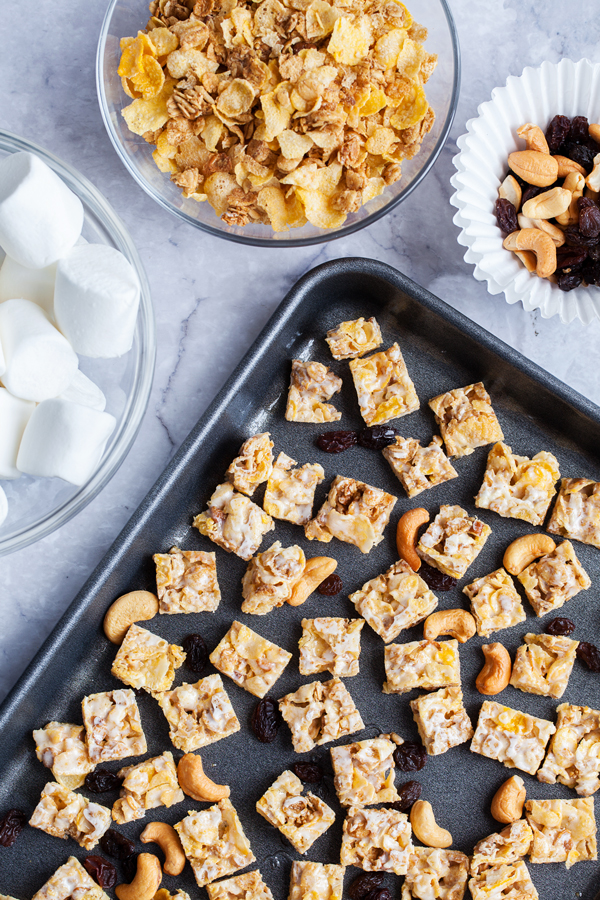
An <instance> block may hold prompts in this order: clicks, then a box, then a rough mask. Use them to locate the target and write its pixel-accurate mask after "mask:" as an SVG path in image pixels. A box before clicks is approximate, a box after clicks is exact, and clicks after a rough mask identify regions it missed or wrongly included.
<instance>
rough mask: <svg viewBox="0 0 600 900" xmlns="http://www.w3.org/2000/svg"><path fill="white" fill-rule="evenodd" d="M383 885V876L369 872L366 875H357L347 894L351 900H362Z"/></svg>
mask: <svg viewBox="0 0 600 900" xmlns="http://www.w3.org/2000/svg"><path fill="white" fill-rule="evenodd" d="M382 884H383V875H380V874H379V873H375V872H369V874H368V875H358V876H357V877H356V878H355V879H354V881H353V882H352V884H351V885H350V887H349V888H348V894H349V895H350V898H351V900H364V898H365V897H366V896H367V894H368V893H370V892H371V891H374V890H376V889H377V888H380V887H381V885H382Z"/></svg>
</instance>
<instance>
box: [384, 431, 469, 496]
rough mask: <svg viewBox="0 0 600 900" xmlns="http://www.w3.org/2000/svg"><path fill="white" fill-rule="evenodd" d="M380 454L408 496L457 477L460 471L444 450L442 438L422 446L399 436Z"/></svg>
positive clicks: (417, 442) (415, 441)
mask: <svg viewBox="0 0 600 900" xmlns="http://www.w3.org/2000/svg"><path fill="white" fill-rule="evenodd" d="M381 452H382V453H383V456H384V457H385V459H387V461H388V463H389V464H390V466H391V469H392V472H393V473H394V475H395V476H396V478H397V479H398V480H399V482H400V484H401V485H402V487H403V488H404V490H405V491H406V493H407V494H408V496H409V497H416V496H417V494H420V493H421V492H422V491H426V490H428V489H429V488H432V487H435V486H436V485H438V484H443V483H444V482H445V481H450V480H451V479H452V478H458V472H457V471H456V469H455V468H454V466H453V465H452V463H451V462H450V460H449V459H448V457H447V456H446V454H445V453H444V451H443V450H442V441H441V438H439V437H437V436H436V437H434V438H433V440H432V442H431V443H430V444H429V446H428V447H422V446H421V444H420V443H419V441H417V440H415V439H414V438H405V437H401V436H400V435H398V436H397V437H396V439H395V441H394V443H393V444H389V445H388V446H387V447H384V448H383V450H382V451H381Z"/></svg>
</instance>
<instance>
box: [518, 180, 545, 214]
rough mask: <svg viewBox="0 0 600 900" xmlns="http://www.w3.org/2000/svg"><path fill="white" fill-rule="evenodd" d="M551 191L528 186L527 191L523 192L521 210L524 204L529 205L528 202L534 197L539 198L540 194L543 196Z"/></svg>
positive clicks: (533, 185) (532, 185)
mask: <svg viewBox="0 0 600 900" xmlns="http://www.w3.org/2000/svg"><path fill="white" fill-rule="evenodd" d="M546 190H548V191H549V190H550V188H543V187H538V186H537V185H535V184H528V185H527V187H526V188H525V190H524V191H523V196H522V197H521V209H523V204H524V203H527V201H528V200H531V198H532V197H537V195H538V194H541V193H542V192H543V191H546Z"/></svg>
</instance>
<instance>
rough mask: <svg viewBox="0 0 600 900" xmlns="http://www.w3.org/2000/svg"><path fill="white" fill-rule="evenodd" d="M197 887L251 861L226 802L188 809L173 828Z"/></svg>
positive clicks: (246, 842) (232, 809) (246, 845)
mask: <svg viewBox="0 0 600 900" xmlns="http://www.w3.org/2000/svg"><path fill="white" fill-rule="evenodd" d="M175 830H176V831H177V833H178V835H179V837H180V838H181V843H182V844H183V850H184V853H185V855H186V857H187V858H188V860H189V863H190V865H191V867H192V869H193V872H194V877H195V879H196V882H197V884H198V887H204V886H205V885H206V884H209V882H211V881H215V879H216V878H222V877H223V875H232V874H233V873H234V872H237V871H238V870H239V869H245V868H246V866H249V865H250V863H253V862H254V861H255V856H254V854H253V853H252V850H251V849H250V842H249V841H248V838H247V837H246V835H245V834H244V829H243V828H242V823H241V822H240V820H239V818H238V814H237V812H236V811H235V808H234V806H233V804H232V803H231V801H230V800H220V801H219V802H218V803H217V804H216V805H215V806H210V807H209V808H208V809H202V810H200V811H197V810H191V811H190V812H189V813H188V815H187V816H186V818H185V819H182V821H181V822H178V823H177V824H176V825H175Z"/></svg>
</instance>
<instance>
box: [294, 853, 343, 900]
mask: <svg viewBox="0 0 600 900" xmlns="http://www.w3.org/2000/svg"><path fill="white" fill-rule="evenodd" d="M344 871H345V870H344V867H343V866H335V865H333V864H327V865H324V864H323V863H318V862H299V861H298V860H294V862H293V863H292V870H291V872H290V892H289V895H288V900H342V892H343V889H344Z"/></svg>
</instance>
